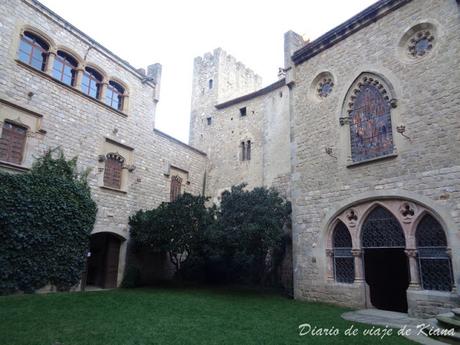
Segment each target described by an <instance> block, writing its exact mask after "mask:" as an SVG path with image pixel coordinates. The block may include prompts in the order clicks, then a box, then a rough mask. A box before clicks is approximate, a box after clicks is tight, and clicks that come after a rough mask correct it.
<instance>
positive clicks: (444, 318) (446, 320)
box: [436, 314, 460, 331]
mask: <svg viewBox="0 0 460 345" xmlns="http://www.w3.org/2000/svg"><path fill="white" fill-rule="evenodd" d="M436 320H438V323H439V324H440V325H441V326H442V327H444V328H455V330H456V331H460V320H458V319H456V318H454V314H450V315H449V314H441V315H438V316H436Z"/></svg>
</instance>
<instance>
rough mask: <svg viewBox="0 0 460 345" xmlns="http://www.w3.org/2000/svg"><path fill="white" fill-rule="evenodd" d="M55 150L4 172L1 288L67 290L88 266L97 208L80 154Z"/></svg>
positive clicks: (1, 180) (0, 195)
mask: <svg viewBox="0 0 460 345" xmlns="http://www.w3.org/2000/svg"><path fill="white" fill-rule="evenodd" d="M55 153H56V152H53V151H48V152H47V153H46V154H45V155H44V156H43V157H41V158H39V159H38V160H37V162H36V163H35V164H34V166H33V168H32V169H31V171H30V172H28V173H24V174H8V173H0V293H12V292H15V291H18V290H19V291H24V292H33V291H34V290H36V289H38V288H41V287H43V286H45V285H46V284H52V285H55V286H56V287H57V289H58V290H67V289H69V288H70V287H71V286H73V285H75V284H76V283H78V281H79V280H80V277H81V274H82V272H83V270H84V265H85V260H86V253H87V251H88V245H89V235H90V233H91V231H92V228H93V225H94V222H95V219H96V211H97V208H96V204H95V202H94V201H93V200H92V199H91V195H90V190H89V187H88V185H87V183H86V176H87V173H84V174H78V172H77V168H76V162H77V160H76V158H74V159H72V160H70V161H66V160H65V157H64V155H63V153H62V152H61V151H58V152H57V157H56V158H55V156H56V154H55Z"/></svg>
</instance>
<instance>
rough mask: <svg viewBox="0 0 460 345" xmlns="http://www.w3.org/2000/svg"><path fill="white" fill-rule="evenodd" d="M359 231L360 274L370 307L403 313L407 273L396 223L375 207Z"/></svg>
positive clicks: (401, 233)
mask: <svg viewBox="0 0 460 345" xmlns="http://www.w3.org/2000/svg"><path fill="white" fill-rule="evenodd" d="M361 231H362V232H361V241H362V248H363V250H364V273H365V274H364V275H365V280H366V283H367V284H368V286H369V293H370V296H369V297H370V301H371V303H372V305H373V306H374V307H376V308H378V309H384V310H392V311H398V312H407V297H406V290H407V288H408V287H409V282H410V271H409V264H408V259H407V256H406V254H405V252H404V249H405V247H406V241H405V238H404V232H403V229H402V228H401V225H400V223H399V222H398V220H397V219H396V218H395V217H394V216H393V215H392V214H391V212H389V211H388V210H387V209H385V208H384V207H382V206H377V207H376V208H374V209H373V210H372V211H371V212H370V213H369V215H368V216H367V218H366V220H365V221H364V223H363V225H362V230H361Z"/></svg>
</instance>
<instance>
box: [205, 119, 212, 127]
mask: <svg viewBox="0 0 460 345" xmlns="http://www.w3.org/2000/svg"><path fill="white" fill-rule="evenodd" d="M206 120H207V121H208V126H211V123H212V117H208V118H206Z"/></svg>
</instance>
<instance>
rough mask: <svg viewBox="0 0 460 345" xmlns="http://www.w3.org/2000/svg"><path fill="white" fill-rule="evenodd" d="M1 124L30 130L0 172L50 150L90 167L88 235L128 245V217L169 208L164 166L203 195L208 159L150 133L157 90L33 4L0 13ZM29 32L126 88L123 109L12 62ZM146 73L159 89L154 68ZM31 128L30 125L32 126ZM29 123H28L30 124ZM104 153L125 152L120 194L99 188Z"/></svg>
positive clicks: (15, 4) (18, 0) (13, 4)
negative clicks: (93, 208)
mask: <svg viewBox="0 0 460 345" xmlns="http://www.w3.org/2000/svg"><path fill="white" fill-rule="evenodd" d="M0 16H1V18H2V25H1V26H0V33H1V34H0V43H1V44H0V99H1V100H2V102H1V106H0V114H1V117H0V119H2V120H5V119H10V120H19V121H20V122H24V123H32V124H33V126H29V127H30V131H29V134H30V135H29V137H28V138H27V148H26V155H25V159H24V162H23V164H22V165H21V166H12V165H10V164H6V163H2V164H1V165H2V167H3V169H10V170H11V169H15V170H26V169H27V168H29V167H30V166H31V164H32V162H33V159H34V158H33V157H34V156H39V155H40V154H42V153H43V152H44V150H46V149H48V148H55V147H58V146H59V147H61V148H62V149H63V150H64V153H65V155H66V157H69V158H70V157H73V156H78V166H79V168H81V169H86V168H89V169H91V173H90V175H89V184H90V186H91V193H92V197H93V198H94V200H95V201H96V202H97V204H98V214H97V220H96V224H95V227H94V232H111V233H115V234H117V235H118V236H120V237H122V238H124V239H128V238H129V232H128V217H129V216H130V215H131V214H133V213H134V212H135V211H137V210H139V209H150V208H154V207H156V206H157V205H159V204H160V203H161V202H162V201H169V179H170V176H169V170H170V167H171V166H172V167H175V168H179V169H181V170H183V171H186V172H187V174H188V180H187V181H184V185H183V190H185V191H187V192H190V193H194V194H201V193H202V191H203V179H204V172H205V166H206V155H205V154H204V153H202V152H200V151H198V150H196V149H193V148H191V147H189V146H188V145H186V144H184V143H181V142H179V141H178V140H175V139H173V138H171V137H169V136H168V135H165V134H164V133H162V132H160V131H157V130H154V123H155V108H156V103H157V101H158V86H159V85H157V86H155V84H154V82H152V81H146V80H144V79H145V75H143V74H142V73H139V72H137V71H136V70H135V69H134V68H133V67H132V66H130V65H129V64H127V63H126V62H125V61H123V60H121V59H120V58H118V57H117V56H115V55H114V54H113V53H111V52H109V51H108V50H107V49H106V48H104V47H102V46H100V45H99V44H97V43H96V42H94V41H93V40H92V39H90V38H89V37H87V36H86V35H84V34H83V33H81V32H80V31H78V29H76V28H74V27H72V26H71V25H70V24H68V23H67V22H65V21H64V20H63V19H62V18H60V17H57V16H56V15H55V14H54V13H52V12H49V11H48V10H47V9H46V8H43V7H42V6H41V5H40V4H38V3H36V2H35V1H32V0H30V1H28V0H24V1H22V0H14V1H8V2H6V3H5V4H4V5H2V6H1V7H0ZM24 28H26V29H30V30H34V31H35V32H38V33H40V34H41V35H42V36H43V37H44V38H45V39H47V40H48V41H49V42H50V43H51V44H52V46H53V47H58V48H59V49H66V50H67V51H69V52H71V53H72V54H73V55H74V56H75V57H77V58H78V59H79V60H80V63H81V67H84V66H85V65H87V66H93V67H95V68H97V69H99V70H101V72H103V73H104V76H105V77H106V79H107V80H109V79H112V78H113V79H116V80H119V81H120V82H122V83H123V85H126V86H127V89H128V93H129V98H128V100H127V104H128V108H127V109H126V110H125V111H123V112H120V111H117V110H114V109H112V108H110V107H109V106H107V105H105V104H104V103H103V102H101V101H97V100H94V99H92V98H90V97H88V96H86V95H84V94H83V93H82V92H80V91H79V90H78V89H76V88H73V87H69V86H66V85H64V84H62V83H60V82H58V81H56V80H55V79H53V78H52V77H51V76H50V75H49V74H47V73H44V72H41V71H37V70H35V69H33V68H31V67H29V66H27V65H26V64H24V63H22V62H20V61H18V60H17V52H18V46H19V40H20V34H21V30H23V29H24ZM149 70H150V71H151V72H152V73H153V74H152V75H151V77H152V79H153V81H155V78H156V81H157V82H159V75H160V73H159V66H158V65H152V66H150V68H149ZM31 119H32V120H33V121H35V122H33V121H32V120H31ZM31 121H32V122H31ZM107 150H117V151H120V152H122V151H123V152H126V155H128V156H129V160H130V163H131V164H133V165H134V166H135V167H136V169H135V170H134V171H133V172H128V171H127V170H125V169H124V170H123V179H124V183H123V187H122V190H113V189H107V188H103V179H102V177H103V167H104V164H103V163H101V162H99V161H98V157H99V155H104V154H106V153H108V152H106V151H107ZM126 244H127V241H124V242H123V244H122V247H121V253H120V260H119V274H118V282H120V281H121V279H122V276H123V270H124V264H125V252H126Z"/></svg>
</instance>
